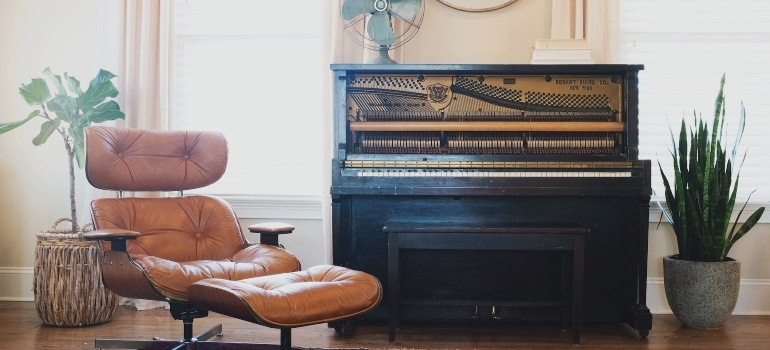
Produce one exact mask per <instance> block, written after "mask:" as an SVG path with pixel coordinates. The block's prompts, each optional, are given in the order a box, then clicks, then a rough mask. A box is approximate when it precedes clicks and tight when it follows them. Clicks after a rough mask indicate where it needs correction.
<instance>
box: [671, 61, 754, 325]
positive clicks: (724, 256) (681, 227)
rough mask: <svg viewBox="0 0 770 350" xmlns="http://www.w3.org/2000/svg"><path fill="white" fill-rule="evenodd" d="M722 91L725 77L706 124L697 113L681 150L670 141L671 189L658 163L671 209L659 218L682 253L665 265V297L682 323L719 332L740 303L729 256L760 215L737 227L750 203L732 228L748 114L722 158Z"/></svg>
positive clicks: (683, 133)
mask: <svg viewBox="0 0 770 350" xmlns="http://www.w3.org/2000/svg"><path fill="white" fill-rule="evenodd" d="M724 85H725V76H724V75H723V76H722V79H721V83H720V87H719V93H718V94H717V98H716V101H715V107H714V120H713V122H712V124H711V125H707V123H705V122H704V121H703V120H702V118H701V117H700V116H699V115H698V114H697V113H694V125H693V126H692V127H691V128H690V129H689V132H688V127H687V125H686V123H685V121H684V120H682V124H681V128H680V132H679V141H678V145H677V143H676V141H674V145H673V146H674V149H673V150H672V151H671V156H672V158H673V165H674V177H673V178H672V179H673V186H672V183H671V182H670V181H669V178H668V177H667V176H666V174H665V173H664V172H663V168H662V167H661V166H660V164H658V165H659V167H660V172H661V175H662V176H663V184H664V186H665V200H666V204H667V207H668V211H667V210H665V209H664V210H663V213H664V216H665V217H666V219H667V221H668V222H669V223H670V224H671V226H672V227H673V230H674V233H675V235H676V243H677V248H678V251H679V253H678V254H676V255H671V256H667V257H664V258H663V274H664V287H665V291H666V297H667V299H668V302H669V305H670V306H671V310H672V311H673V312H674V315H675V316H676V317H677V318H678V319H679V321H680V322H682V324H683V325H684V326H687V327H694V328H714V327H720V326H722V325H723V324H724V322H726V321H727V318H728V316H729V315H730V314H731V313H732V311H733V309H734V308H735V303H736V301H737V298H738V289H739V285H740V262H739V261H737V260H735V259H732V258H730V257H728V253H729V252H730V249H731V248H732V247H733V245H734V244H735V243H736V242H737V241H738V240H739V239H741V238H742V237H744V236H745V235H746V233H748V232H749V230H751V228H752V227H754V225H755V224H756V223H757V222H758V221H759V218H760V217H761V216H762V213H763V212H764V210H765V208H764V207H761V208H759V209H757V210H756V211H754V213H752V214H751V215H750V216H749V217H748V219H746V221H745V222H744V223H743V225H739V220H740V217H741V215H742V214H743V211H744V210H745V209H746V204H748V200H747V201H746V203H744V204H743V206H742V207H741V210H740V211H739V212H738V215H737V217H736V218H735V220H734V221H733V222H732V224H730V217H731V215H732V213H733V208H734V206H735V201H736V194H737V189H738V179H739V177H740V176H739V175H740V165H738V166H737V168H736V152H737V147H738V144H739V141H740V139H741V136H742V134H743V129H744V126H745V119H746V111H745V108H744V106H743V103H741V112H740V120H739V123H738V130H737V135H736V139H735V143H734V146H733V149H732V152H731V153H727V150H726V147H725V140H724V137H725V96H724ZM673 139H674V136H673V133H672V140H673ZM744 157H745V154H744ZM741 161H742V159H741ZM734 169H735V170H734Z"/></svg>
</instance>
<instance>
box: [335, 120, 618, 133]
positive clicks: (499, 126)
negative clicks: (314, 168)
mask: <svg viewBox="0 0 770 350" xmlns="http://www.w3.org/2000/svg"><path fill="white" fill-rule="evenodd" d="M625 128H626V126H625V123H623V122H359V121H351V122H350V131H481V132H486V131H550V132H622V131H624V130H625Z"/></svg>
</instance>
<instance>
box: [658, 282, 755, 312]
mask: <svg viewBox="0 0 770 350" xmlns="http://www.w3.org/2000/svg"><path fill="white" fill-rule="evenodd" d="M647 307H649V308H650V312H652V313H653V314H671V313H672V312H671V308H670V307H669V306H668V302H667V301H666V291H665V287H664V286H663V278H662V277H656V278H648V279H647ZM733 315H770V279H741V286H740V293H739V294H738V303H737V304H736V305H735V310H733Z"/></svg>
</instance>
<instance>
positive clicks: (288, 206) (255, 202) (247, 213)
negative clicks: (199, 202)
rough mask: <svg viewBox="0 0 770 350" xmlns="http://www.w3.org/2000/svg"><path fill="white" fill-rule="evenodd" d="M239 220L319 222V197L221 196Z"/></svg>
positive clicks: (320, 214) (320, 215) (320, 216)
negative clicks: (300, 220) (301, 220)
mask: <svg viewBox="0 0 770 350" xmlns="http://www.w3.org/2000/svg"><path fill="white" fill-rule="evenodd" d="M220 197H221V198H223V199H224V200H225V201H227V202H228V203H230V205H231V206H232V207H233V209H234V210H235V213H236V214H238V217H239V218H241V219H306V220H321V218H322V213H321V197H319V196H238V195H221V196H220Z"/></svg>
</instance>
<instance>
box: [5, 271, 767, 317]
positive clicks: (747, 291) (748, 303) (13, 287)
mask: <svg viewBox="0 0 770 350" xmlns="http://www.w3.org/2000/svg"><path fill="white" fill-rule="evenodd" d="M33 273H34V271H33V269H32V268H31V267H0V286H2V287H0V301H33V300H34V294H33V292H32V274H33ZM647 307H649V308H650V312H652V313H653V314H671V309H670V308H669V306H668V302H666V293H665V289H664V286H663V278H660V277H654V278H648V279H647ZM733 314H734V315H770V279H741V289H740V294H739V296H738V304H737V305H736V306H735V311H733Z"/></svg>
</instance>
